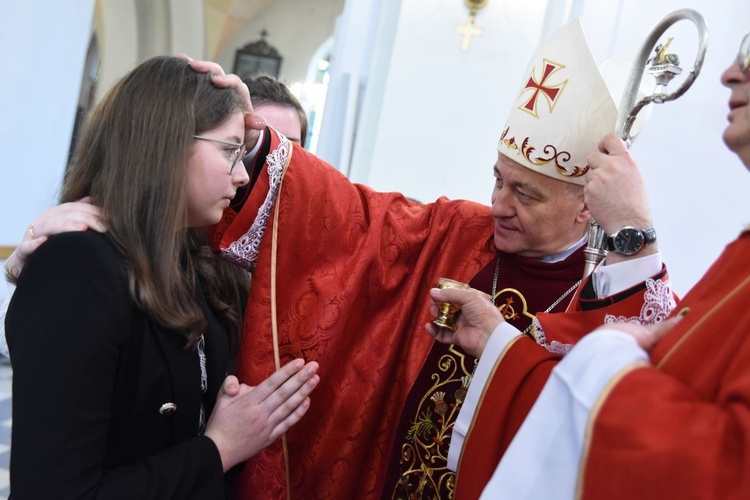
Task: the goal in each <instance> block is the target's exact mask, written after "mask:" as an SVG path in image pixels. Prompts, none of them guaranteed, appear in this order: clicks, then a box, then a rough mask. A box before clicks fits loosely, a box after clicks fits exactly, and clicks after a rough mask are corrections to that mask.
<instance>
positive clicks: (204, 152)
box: [187, 111, 250, 227]
mask: <svg viewBox="0 0 750 500" xmlns="http://www.w3.org/2000/svg"><path fill="white" fill-rule="evenodd" d="M200 137H201V138H200V139H198V138H196V139H195V143H194V144H193V150H192V152H191V154H190V159H189V160H188V168H187V207H188V218H187V222H188V227H204V226H211V225H214V224H216V223H217V222H219V221H220V220H221V216H222V214H223V212H224V209H225V208H227V207H228V206H229V203H230V202H231V201H232V199H233V198H234V195H235V193H236V192H237V188H239V187H240V186H244V185H245V184H247V183H248V182H249V180H250V178H249V177H248V175H247V170H246V169H245V166H244V165H243V163H242V161H241V159H240V160H238V161H237V163H236V165H235V166H234V168H232V163H233V161H234V159H235V158H236V157H237V154H238V151H239V146H240V145H241V144H242V141H243V140H244V137H245V121H244V118H243V116H242V113H241V112H239V111H238V112H236V113H234V114H233V115H232V116H230V117H229V119H227V120H226V121H225V122H224V123H223V124H222V125H220V126H218V127H216V128H213V129H211V130H207V131H205V132H203V133H201V134H200ZM214 141H221V142H214ZM225 143H229V144H225Z"/></svg>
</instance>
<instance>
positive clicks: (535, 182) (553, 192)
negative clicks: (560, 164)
mask: <svg viewBox="0 0 750 500" xmlns="http://www.w3.org/2000/svg"><path fill="white" fill-rule="evenodd" d="M494 171H495V187H494V189H493V190H492V217H493V218H494V219H495V233H494V238H495V246H496V247H497V249H498V250H501V251H503V252H507V253H513V254H517V255H521V256H523V257H537V258H538V257H545V256H547V255H553V254H555V253H558V252H562V251H563V250H566V249H568V248H570V247H571V246H572V245H574V244H575V243H576V242H577V241H578V240H580V239H581V237H582V236H583V234H584V233H585V232H586V230H587V229H588V221H589V219H590V218H591V217H590V214H589V212H588V210H587V209H586V206H585V204H584V201H583V187H582V186H575V185H572V184H568V183H566V182H563V181H560V180H557V179H553V178H551V177H547V176H546V175H542V174H540V173H538V172H534V171H533V170H530V169H528V168H526V167H524V166H522V165H520V164H519V163H516V162H515V161H513V160H511V159H510V158H508V157H507V156H505V155H503V154H501V153H498V156H497V163H496V164H495V168H494Z"/></svg>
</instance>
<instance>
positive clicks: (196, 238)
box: [60, 57, 248, 345]
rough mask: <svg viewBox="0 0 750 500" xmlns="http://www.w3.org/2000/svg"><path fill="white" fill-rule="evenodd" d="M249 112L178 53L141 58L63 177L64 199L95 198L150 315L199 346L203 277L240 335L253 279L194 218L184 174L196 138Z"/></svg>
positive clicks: (93, 121)
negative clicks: (218, 250)
mask: <svg viewBox="0 0 750 500" xmlns="http://www.w3.org/2000/svg"><path fill="white" fill-rule="evenodd" d="M238 111H243V101H242V99H241V97H240V96H239V95H238V94H237V93H236V92H235V91H233V90H231V89H227V88H224V89H221V88H218V87H216V86H214V85H213V84H212V83H211V77H210V74H207V73H196V72H195V71H193V70H192V69H191V68H190V67H189V65H188V63H187V62H186V61H184V60H182V59H179V58H176V57H156V58H153V59H150V60H148V61H146V62H144V63H143V64H141V65H139V66H138V67H137V68H135V69H134V70H133V71H131V72H130V73H129V74H128V75H127V76H125V77H124V78H123V79H122V80H121V81H120V82H119V83H117V84H116V85H115V86H114V87H113V88H112V90H111V91H110V92H109V93H108V95H107V96H106V97H105V98H104V100H103V101H102V102H101V103H100V104H99V106H98V107H97V108H96V110H95V111H94V112H93V113H92V115H91V118H90V120H89V122H88V124H87V125H86V127H85V129H84V131H83V134H82V136H81V140H80V142H79V145H78V149H77V152H76V156H75V159H74V162H73V165H72V166H71V169H70V170H69V171H68V174H67V177H66V179H65V182H64V184H63V189H62V194H61V197H60V201H61V202H68V201H74V200H78V199H80V198H82V197H84V196H87V195H90V196H91V197H92V199H93V203H95V204H96V205H98V206H99V207H101V208H102V210H103V213H104V215H105V217H106V220H107V226H108V233H107V234H108V235H109V237H110V238H111V239H112V240H113V241H114V242H115V244H116V245H117V246H118V247H119V248H120V249H121V250H122V252H123V253H124V255H125V256H126V259H127V261H128V265H129V269H128V274H129V283H130V293H131V295H132V297H133V299H134V301H135V303H136V304H137V305H138V306H139V307H140V308H141V309H142V310H144V311H145V312H146V313H147V314H148V315H149V316H150V317H151V318H152V319H153V320H155V321H156V322H158V323H159V324H161V325H164V326H166V327H169V328H174V329H175V330H178V331H180V332H182V333H184V334H185V335H186V337H187V345H194V344H195V342H196V341H197V339H198V337H199V336H200V335H201V334H202V333H203V331H204V329H205V327H206V320H205V318H204V314H203V312H202V310H201V308H200V306H199V304H198V302H197V298H196V293H197V290H196V286H197V283H196V280H195V276H196V275H197V276H198V278H199V281H200V285H201V286H202V288H203V291H204V292H205V294H206V296H207V297H208V299H209V303H210V305H211V306H212V307H213V308H214V310H215V311H216V312H217V313H219V315H220V317H221V318H222V320H223V322H224V324H225V326H227V327H228V328H229V330H230V332H231V333H232V334H233V336H234V338H235V340H236V336H237V335H239V333H240V330H241V327H240V325H241V318H242V307H243V306H244V300H243V299H244V296H245V293H246V291H247V285H248V281H247V278H246V276H245V274H244V271H242V270H241V269H239V268H235V267H234V266H231V265H230V264H228V263H225V262H224V261H222V260H221V259H219V258H217V257H216V256H214V255H213V253H212V252H210V250H209V249H208V247H207V246H206V242H207V238H206V237H205V234H204V233H203V232H202V231H201V230H197V229H189V230H186V229H185V227H186V225H187V200H186V194H185V193H186V189H185V187H186V182H185V181H186V175H187V164H188V159H189V157H190V153H191V150H192V146H193V143H194V139H193V135H194V134H200V133H202V132H204V131H207V130H210V129H213V128H215V127H217V126H220V125H221V124H223V123H224V122H225V121H226V120H227V119H228V118H229V117H230V116H231V115H232V114H233V113H235V112H238Z"/></svg>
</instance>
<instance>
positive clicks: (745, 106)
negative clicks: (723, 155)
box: [721, 35, 750, 169]
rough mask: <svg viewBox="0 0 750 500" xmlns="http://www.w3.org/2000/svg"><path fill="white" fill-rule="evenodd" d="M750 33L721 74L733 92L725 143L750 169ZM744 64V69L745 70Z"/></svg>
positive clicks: (730, 98)
mask: <svg viewBox="0 0 750 500" xmlns="http://www.w3.org/2000/svg"><path fill="white" fill-rule="evenodd" d="M748 64H750V35H748V36H746V37H745V39H744V40H743V42H742V45H741V47H740V53H739V55H738V57H737V60H736V61H735V62H733V63H732V65H731V66H729V67H728V68H727V69H726V70H725V71H724V73H723V74H722V75H721V83H723V84H724V86H725V87H728V88H729V89H730V90H731V91H732V93H731V95H730V96H729V115H728V116H727V119H728V120H729V125H728V126H727V128H726V129H725V130H724V136H723V137H724V143H725V144H726V145H727V147H728V148H729V149H730V150H731V151H733V152H734V153H735V154H737V156H739V157H740V159H741V160H742V162H743V163H744V164H745V166H746V167H747V168H748V169H750V67H748ZM743 66H744V71H743Z"/></svg>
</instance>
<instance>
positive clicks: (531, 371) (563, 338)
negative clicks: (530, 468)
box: [455, 269, 674, 500]
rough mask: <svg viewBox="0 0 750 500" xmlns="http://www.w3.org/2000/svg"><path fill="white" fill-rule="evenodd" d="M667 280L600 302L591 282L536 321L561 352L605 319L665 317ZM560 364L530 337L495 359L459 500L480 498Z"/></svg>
mask: <svg viewBox="0 0 750 500" xmlns="http://www.w3.org/2000/svg"><path fill="white" fill-rule="evenodd" d="M667 282H668V276H667V273H666V269H663V270H662V272H661V273H659V274H658V275H656V276H653V277H651V278H650V279H649V280H648V281H647V282H646V283H644V284H641V285H639V286H636V287H633V288H631V289H628V290H625V291H623V292H622V293H619V294H617V295H615V296H613V297H609V298H607V299H602V300H597V299H593V298H591V297H593V296H594V293H593V289H592V287H591V281H590V279H587V280H585V281H584V283H583V284H582V285H581V287H580V288H579V291H578V292H577V293H576V296H575V297H574V299H573V301H572V302H571V304H570V306H569V308H568V312H566V313H562V314H544V313H540V314H538V315H537V318H538V319H539V322H540V324H541V326H542V331H543V334H544V336H545V337H546V340H547V342H548V343H549V344H552V345H553V346H554V345H557V346H558V347H560V348H562V347H564V346H566V345H570V344H574V343H575V342H577V341H578V340H580V338H581V337H582V336H583V335H585V334H586V333H588V332H590V331H591V330H593V329H594V328H596V327H597V326H599V325H601V324H603V323H604V322H605V321H640V322H653V321H659V320H662V319H665V318H666V317H667V315H668V314H669V311H670V305H671V304H673V302H674V299H673V296H672V294H671V291H670V290H669V287H668V286H667ZM537 335H541V332H537ZM558 351H559V349H558ZM559 360H560V354H555V353H554V352H550V351H549V350H547V349H545V348H544V347H541V346H540V345H538V344H537V343H536V342H534V341H532V340H531V339H530V338H528V337H526V336H519V337H516V338H515V339H513V340H512V341H511V342H510V343H509V345H508V346H507V347H506V348H505V350H504V351H503V353H502V354H501V355H500V357H499V358H498V359H497V360H496V362H495V365H494V368H493V372H492V375H491V376H490V379H489V380H488V381H487V384H486V385H485V387H484V388H483V390H482V396H481V399H480V402H479V404H478V406H477V408H476V410H475V412H474V415H473V419H472V421H471V426H470V428H469V430H468V432H467V435H466V438H465V441H464V446H463V450H462V452H461V456H460V459H459V463H458V471H457V481H456V491H455V498H456V499H459V500H462V499H475V498H479V496H480V495H481V493H482V490H483V489H484V487H485V485H486V484H487V483H488V482H489V480H490V478H491V477H492V474H493V473H494V472H495V468H496V467H497V464H498V463H499V462H500V458H501V457H502V455H503V453H505V450H506V448H507V447H508V445H509V444H510V442H511V440H512V439H513V437H514V436H515V434H516V432H517V431H518V429H519V427H520V426H521V424H522V423H523V420H524V418H525V417H526V415H527V414H528V412H529V410H530V409H531V407H532V405H533V404H534V402H535V401H536V398H537V396H538V395H539V393H540V392H541V390H542V387H544V384H545V383H546V381H547V378H548V377H549V374H550V372H551V371H552V369H553V368H554V367H555V365H556V363H557V362H558V361H559ZM601 498H608V497H606V496H605V497H601Z"/></svg>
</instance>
